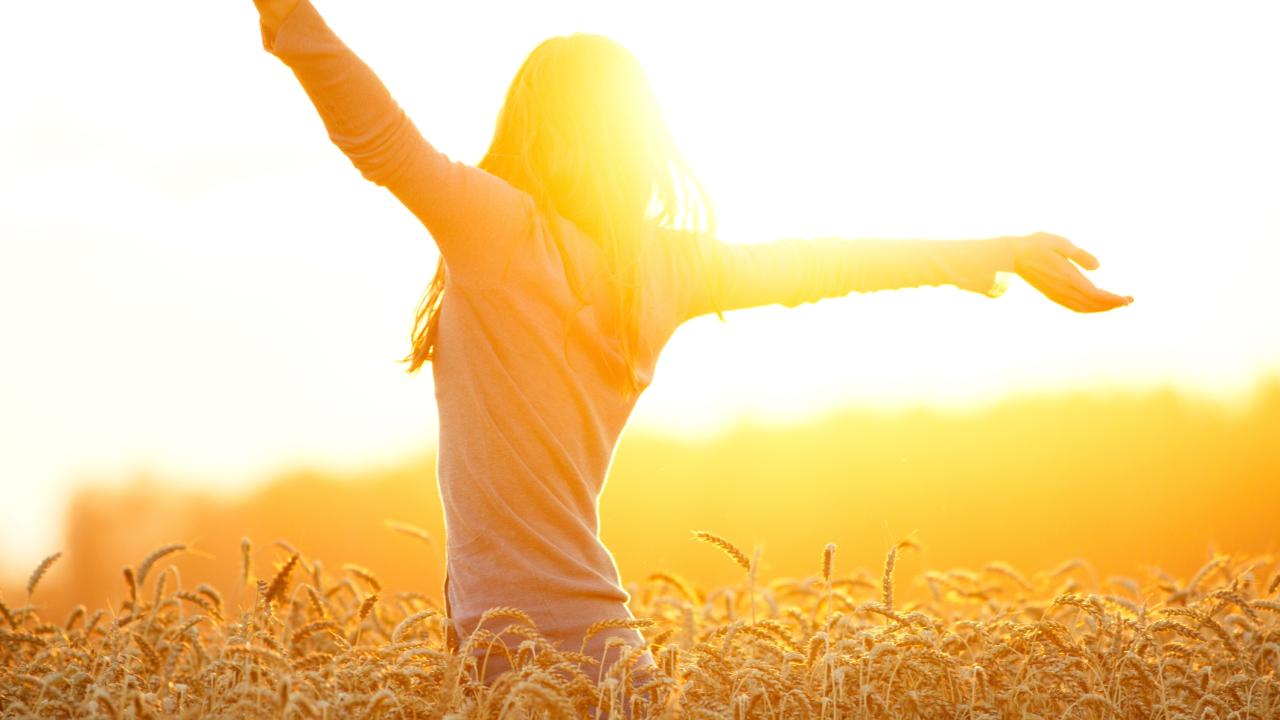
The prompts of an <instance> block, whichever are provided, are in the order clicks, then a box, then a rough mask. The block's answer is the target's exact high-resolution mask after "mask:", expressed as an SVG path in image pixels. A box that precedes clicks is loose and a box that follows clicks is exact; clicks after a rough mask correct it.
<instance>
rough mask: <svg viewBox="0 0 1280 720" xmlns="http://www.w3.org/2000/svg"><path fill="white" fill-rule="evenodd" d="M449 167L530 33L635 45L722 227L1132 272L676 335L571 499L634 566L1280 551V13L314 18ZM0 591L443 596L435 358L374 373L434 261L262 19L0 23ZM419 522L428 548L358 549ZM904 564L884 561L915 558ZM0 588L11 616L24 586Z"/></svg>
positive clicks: (175, 9) (718, 576)
mask: <svg viewBox="0 0 1280 720" xmlns="http://www.w3.org/2000/svg"><path fill="white" fill-rule="evenodd" d="M316 4H317V7H318V8H319V9H320V11H321V12H322V13H323V14H324V15H325V17H326V18H327V20H328V22H329V24H330V25H331V26H332V27H333V28H334V29H335V30H336V31H337V32H338V33H339V35H341V36H342V37H343V38H344V39H345V40H346V41H347V43H348V44H349V45H350V46H351V47H352V48H353V49H354V50H356V52H358V53H359V54H360V55H361V56H362V57H363V58H364V59H365V60H366V61H367V62H369V64H370V65H372V66H373V68H374V69H375V70H376V71H377V72H378V73H379V74H380V76H381V77H382V78H383V80H384V81H385V82H386V84H387V85H388V87H389V88H390V89H391V90H392V92H393V93H394V94H395V95H396V97H397V99H398V100H399V101H400V103H401V104H402V105H403V106H404V107H405V108H406V110H407V111H408V112H409V114H410V115H411V116H412V117H413V118H414V121H415V123H416V124H417V125H418V127H419V128H420V129H421V130H422V131H423V132H424V134H425V135H426V136H427V137H428V139H430V140H431V141H432V142H433V143H434V144H435V145H436V146H437V147H439V148H440V149H441V150H443V151H444V152H446V153H448V154H449V155H450V156H452V157H454V158H456V159H460V160H465V161H471V162H474V161H477V160H478V159H479V158H480V157H481V155H482V154H483V151H484V149H485V147H486V145H487V142H488V139H489V135H490V133H491V131H492V124H493V120H494V118H495V117H496V115H497V111H498V107H499V104H500V102H501V99H502V97H503V93H504V91H505V88H506V84H507V82H509V80H510V78H511V76H512V75H513V74H514V72H515V70H516V68H517V67H518V66H519V64H520V62H521V61H522V60H523V58H524V56H525V55H526V54H527V53H528V52H529V50H531V49H532V48H533V47H534V46H535V45H536V44H537V43H538V42H539V41H541V40H542V39H544V38H546V37H547V36H550V35H555V34H564V33H569V32H575V31H583V32H598V33H603V34H607V35H610V36H612V37H614V38H616V39H618V40H619V41H621V42H622V43H623V44H625V45H627V46H628V47H629V48H631V49H632V50H633V51H634V52H635V53H636V54H637V55H638V56H639V58H640V60H641V62H642V63H643V65H644V66H645V68H646V69H647V70H648V72H649V74H650V78H651V80H652V82H653V84H654V86H655V89H656V90H657V93H658V95H659V98H660V99H661V100H662V101H663V105H664V109H665V111H666V114H667V117H668V120H669V122H670V124H671V125H672V128H673V131H674V133H675V135H676V137H677V139H678V141H679V142H680V143H681V145H682V148H683V150H684V152H685V154H686V156H687V157H688V159H689V161H690V163H691V164H692V166H693V167H694V169H695V171H696V172H697V173H698V174H699V175H700V177H701V179H702V180H703V182H704V184H706V185H707V186H708V188H709V189H710V191H711V193H712V195H713V197H714V198H715V200H716V203H717V209H718V212H719V219H720V234H721V236H722V237H724V238H725V239H727V240H733V241H740V242H757V241H764V240H770V239H774V238H778V237H785V236H815V235H844V236H849V237H901V238H911V237H929V238H968V237H985V236H992V235H1007V234H1021V233H1027V232H1032V231H1036V230H1046V231H1051V232H1056V233H1060V234H1063V235H1066V236H1067V237H1069V238H1071V239H1072V240H1074V241H1075V242H1076V243H1077V244H1079V245H1080V246H1082V247H1084V248H1086V249H1087V250H1090V251H1091V252H1093V253H1094V254H1095V255H1097V256H1098V257H1099V258H1100V259H1101V261H1102V268H1101V269H1100V270H1098V271H1097V272H1094V273H1091V277H1092V278H1093V279H1094V280H1095V281H1096V282H1097V283H1098V284H1099V285H1101V286H1102V287H1104V288H1106V289H1109V290H1112V291H1114V292H1117V293H1120V294H1128V295H1133V296H1135V298H1136V302H1135V304H1134V305H1133V306H1132V307H1128V308H1124V309H1121V310H1119V311H1116V312H1112V313H1107V314H1103V315H1097V316H1086V315H1077V314H1074V313H1071V312H1069V311H1066V310H1064V309H1062V308H1059V307H1057V306H1054V305H1052V304H1051V303H1049V302H1048V301H1046V300H1044V299H1043V298H1041V297H1039V296H1038V295H1037V294H1036V293H1035V292H1034V291H1033V290H1032V289H1031V288H1029V287H1028V286H1026V285H1025V284H1024V283H1021V281H1017V284H1015V285H1014V286H1013V287H1012V288H1011V289H1010V291H1009V292H1008V293H1007V294H1006V295H1005V296H1004V297H1002V298H1000V299H998V300H991V299H988V298H984V297H980V296H977V295H972V294H968V293H962V292H961V291H958V290H955V289H954V288H927V289H914V290H900V291H893V292H884V293H876V294H872V295H853V296H850V297H848V298H841V299H830V300H824V301H822V302H820V303H816V304H811V305H806V306H803V307H801V308H797V309H790V310H788V309H783V308H778V307H772V308H762V309H757V310H750V311H743V312H738V313H731V314H729V315H727V316H726V317H727V322H725V323H720V322H719V321H718V320H716V319H715V318H702V319H699V320H697V321H694V322H691V323H689V324H688V325H687V326H685V327H684V328H682V329H681V330H680V331H679V332H678V333H677V335H676V336H675V338H674V339H673V340H672V342H671V344H670V345H669V346H668V347H667V349H666V351H665V352H664V355H663V358H662V360H661V362H660V363H659V367H658V371H657V373H656V376H655V381H654V383H653V385H652V386H651V387H650V388H649V389H648V390H647V391H646V393H645V395H644V396H643V397H642V398H641V400H640V403H639V405H638V406H637V408H636V412H635V415H634V417H633V421H632V425H631V427H630V428H629V429H628V431H627V432H626V434H624V437H623V441H622V443H621V445H620V447H619V449H618V452H617V455H616V457H615V462H614V467H613V473H612V475H611V478H610V480H609V484H608V488H607V490H606V492H605V495H604V498H603V500H602V513H603V533H604V535H605V539H606V541H607V542H608V543H609V544H610V546H611V547H612V548H613V549H614V551H615V553H616V555H617V558H618V562H619V565H620V568H621V570H622V573H623V576H624V579H625V578H639V577H641V576H643V575H645V574H647V573H650V572H653V571H655V570H659V569H663V570H670V571H675V572H679V573H681V574H684V575H687V576H689V577H691V578H694V579H696V581H697V582H699V583H700V584H714V583H718V582H727V581H730V580H733V579H735V577H736V575H735V570H734V568H733V566H732V565H731V564H730V563H726V562H725V561H724V559H723V558H721V557H719V556H717V555H716V554H715V552H714V551H713V550H712V549H710V548H706V547H703V546H697V545H694V544H692V543H691V541H690V539H689V537H690V535H689V531H690V530H694V529H706V530H712V531H715V532H717V533H720V534H723V535H725V536H727V537H729V538H730V539H731V540H733V541H734V542H737V543H738V544H740V545H743V546H744V547H747V548H752V547H755V546H757V545H759V546H761V547H763V549H764V550H763V555H762V566H763V572H764V573H765V574H766V575H778V574H793V575H803V574H810V573H813V572H815V571H816V567H817V565H816V564H817V562H818V559H819V556H820V552H821V549H822V546H823V545H824V544H825V543H826V542H828V541H835V542H837V543H839V544H840V548H841V549H840V554H839V556H838V557H839V559H838V561H837V564H838V565H843V566H844V567H845V568H849V567H852V566H854V565H865V566H868V567H872V568H875V567H876V566H878V564H879V563H880V561H881V559H882V558H883V554H884V552H885V551H886V550H887V548H888V547H889V546H890V545H891V544H892V543H893V542H894V541H896V540H898V539H901V538H902V537H903V536H905V535H907V534H910V533H914V535H912V537H914V538H916V539H917V540H919V541H920V542H921V543H922V544H923V545H924V547H925V552H924V553H922V554H919V555H918V556H917V555H914V554H911V555H908V556H907V557H906V558H904V560H903V561H902V564H901V565H900V568H901V569H902V571H904V572H906V573H908V574H909V573H911V572H913V570H917V569H919V568H921V567H926V566H927V567H943V568H945V567H952V566H970V567H979V566H981V565H983V564H985V563H986V562H988V561H990V560H993V559H1001V560H1006V561H1009V562H1012V563H1014V564H1015V565H1017V566H1019V567H1021V568H1023V569H1024V570H1027V571H1030V570H1035V569H1037V568H1045V567H1050V566H1053V565H1056V564H1057V563H1059V562H1060V561H1063V560H1066V559H1069V558H1073V557H1083V558H1086V559H1087V560H1088V561H1089V562H1090V563H1091V565H1092V566H1093V567H1094V568H1095V569H1096V571H1097V572H1098V573H1099V574H1105V573H1126V574H1136V573H1138V572H1139V571H1140V569H1141V568H1143V567H1146V566H1157V565H1158V566H1161V567H1164V568H1166V569H1167V570H1169V571H1170V572H1174V573H1182V574H1183V575H1186V574H1189V573H1190V572H1192V571H1194V569H1195V568H1197V567H1199V566H1200V565H1201V564H1202V563H1203V562H1204V561H1205V560H1206V559H1207V558H1208V557H1209V556H1210V555H1211V554H1212V553H1213V552H1218V551H1223V552H1249V553H1254V552H1271V551H1273V550H1275V546H1276V544H1277V540H1278V539H1280V532H1278V531H1277V526H1278V524H1277V522H1276V518H1277V517H1280V447H1278V446H1280V443H1278V442H1277V440H1278V439H1280V380H1278V379H1277V378H1280V332H1277V330H1276V324H1275V320H1274V317H1273V316H1274V315H1276V314H1277V311H1278V310H1280V284H1278V283H1277V282H1276V279H1275V278H1276V272H1277V270H1276V269H1277V268H1278V267H1280V203H1278V202H1277V198H1280V173H1278V172H1277V168H1278V167H1280V137H1278V135H1277V133H1276V132H1275V128H1276V127H1280V96H1277V94H1276V93H1275V91H1274V88H1275V87H1276V86H1277V81H1280V46H1277V45H1276V43H1274V42H1273V41H1271V39H1270V36H1269V33H1268V31H1269V30H1270V29H1271V28H1274V27H1275V26H1276V21H1277V20H1278V19H1280V10H1277V9H1276V8H1275V6H1274V4H1270V3H1264V2H1254V3H1250V2H1238V3H1236V2H1232V3H1220V4H1216V5H1214V6H1212V7H1210V6H1207V5H1192V4H1182V3H1154V2H1153V3H1143V2H1125V3H1114V2H1088V1H1086V2H1078V3H1071V4H1054V5H1050V4H1041V3H1021V2H986V1H981V2H974V3H964V4H957V3H950V4H948V3H942V2H936V3H934V2H930V3H926V2H894V3H871V2H868V3H862V2H859V3H848V2H839V3H837V2H806V1H803V0H799V1H797V2H793V3H790V4H788V7H787V11H786V12H785V13H780V12H778V9H777V8H776V7H774V6H766V5H759V6H756V5H745V6H743V5H735V6H728V5H724V4H720V3H695V4H689V3H677V2H674V0H657V1H653V2H645V3H594V2H587V1H586V0H582V1H568V0H553V1H550V2H544V3H536V4H529V3H501V2H492V3H453V4H422V3H410V2H403V1H394V0H365V1H364V2H355V0H318V1H317V3H316ZM0 62H3V63H4V65H5V67H7V68H9V71H8V72H6V73H5V76H6V83H5V85H6V93H5V100H4V102H3V104H4V106H5V108H6V109H5V111H4V112H3V113H0V329H2V333H3V334H2V335H0V337H3V352H2V353H0V480H2V481H3V483H4V490H5V493H4V501H3V503H0V578H2V579H3V580H2V581H0V587H3V588H4V590H3V593H4V597H6V598H9V599H11V600H13V601H14V602H17V600H18V598H20V597H22V595H23V594H24V592H25V591H24V590H23V589H22V586H23V585H24V584H25V582H26V578H27V575H28V573H29V572H30V570H31V568H32V567H34V566H35V564H36V563H38V562H39V561H40V559H41V558H43V557H45V556H47V555H48V554H50V553H52V552H55V551H58V550H62V551H64V552H65V555H64V557H63V558H62V559H61V560H60V561H59V563H58V564H57V565H55V566H54V569H53V570H52V571H51V572H50V574H49V576H48V577H47V578H46V579H45V581H44V584H43V585H42V588H41V591H40V593H41V594H40V598H39V600H40V602H41V603H42V604H46V605H56V606H66V605H68V604H74V602H85V603H86V604H90V605H91V606H103V605H104V604H105V602H106V599H107V597H108V595H110V596H112V597H118V595H119V583H120V580H119V578H120V568H121V567H122V566H123V565H125V564H133V563H137V562H138V561H139V560H140V559H141V557H142V556H144V555H145V554H146V553H147V552H149V551H150V550H151V549H153V548H155V547H157V546H159V545H162V544H165V543H169V542H183V543H187V544H189V545H191V546H192V547H193V548H195V549H196V550H197V552H194V553H188V554H187V555H185V556H183V557H182V558H181V559H180V560H179V563H180V566H181V567H182V568H183V572H184V580H185V581H187V582H188V583H193V582H196V581H198V580H199V579H211V580H216V581H219V582H227V583H230V582H231V580H232V579H233V578H235V577H237V575H238V564H239V559H238V553H239V542H240V538H241V537H242V536H250V537H252V538H253V539H254V541H255V547H256V548H257V551H256V554H255V562H256V563H257V564H258V566H259V569H260V572H262V573H264V574H265V573H268V572H270V568H271V564H272V562H274V561H276V560H278V559H279V558H280V557H282V556H284V555H285V551H284V550H283V549H281V548H279V547H278V546H275V545H273V543H274V541H275V540H276V539H278V538H280V539H285V540H287V541H288V542H289V543H291V544H292V545H294V546H297V547H299V548H301V549H303V550H305V551H306V552H307V553H308V554H310V555H313V556H316V557H320V558H323V559H324V560H325V561H326V563H328V564H330V566H331V567H337V566H338V565H340V564H341V563H343V562H355V563H358V564H360V565H364V566H367V567H369V568H371V569H373V570H375V571H376V572H377V573H378V574H379V576H381V577H382V578H383V581H384V583H385V584H388V585H391V586H393V587H398V588H408V587H413V588H416V589H420V590H422V591H424V592H427V593H433V594H437V595H438V587H439V582H440V562H441V556H440V548H441V547H442V542H441V541H442V539H443V538H442V537H441V534H440V533H441V526H440V520H439V502H438V496H437V494H436V487H435V480H434V472H433V468H434V443H435V438H436V425H435V406H434V396H433V388H432V384H431V378H430V373H429V372H424V373H422V374H420V375H419V376H408V375H406V374H405V373H404V372H403V367H404V366H403V365H401V364H399V363H397V360H398V359H399V358H401V357H402V356H403V355H404V354H405V353H406V352H407V351H408V348H409V341H408V337H409V329H410V326H411V323H412V319H413V312H414V309H415V307H416V304H417V301H418V298H419V296H420V294H421V292H422V290H423V289H424V287H425V285H426V283H427V282H428V281H429V280H430V277H431V273H432V271H433V269H434V264H435V257H436V252H435V249H434V246H433V245H432V243H431V240H430V237H429V236H428V235H427V234H426V232H425V231H424V230H423V229H422V227H421V226H420V225H418V224H417V222H416V220H415V219H414V218H413V217H412V216H411V215H410V214H409V213H408V212H407V211H405V210H404V209H402V208H401V207H399V206H398V205H397V204H396V203H395V201H394V199H393V198H392V197H391V196H390V195H389V194H388V193H386V192H385V191H384V190H382V189H381V188H377V187H375V186H373V185H371V184H369V183H367V182H365V181H364V180H363V179H362V178H360V176H359V174H358V173H357V172H356V171H355V170H354V169H353V168H352V167H351V166H350V164H349V163H348V161H347V160H346V159H345V158H344V157H342V155H341V154H340V153H339V152H338V151H337V150H336V149H335V148H333V147H332V146H331V145H330V144H329V143H328V140H327V137H326V136H325V133H324V129H323V126H322V125H321V123H320V121H319V119H318V118H317V117H316V116H315V114H314V111H313V110H312V108H311V106H310V104H309V102H308V100H307V99H306V96H305V95H304V93H303V92H302V90H301V88H299V87H298V86H297V84H296V82H295V81H294V79H293V77H292V76H291V74H290V73H289V71H288V69H287V68H286V67H284V66H283V65H282V64H281V63H279V62H278V61H277V60H275V59H274V58H273V57H271V56H270V55H268V54H267V53H265V52H264V51H263V50H262V48H261V44H260V38H259V34H258V27H257V16H256V12H255V11H254V9H253V5H252V3H251V2H250V1H249V0H237V1H235V2H226V3H214V4H209V3H205V4H198V5H188V4H181V3H178V4H175V3H163V2H160V1H159V0H146V1H144V2H138V3H132V4H130V5H129V6H128V7H122V6H118V5H112V4H102V3H92V2H88V0H70V1H69V2H66V3H58V4H48V3H23V4H17V3H11V4H8V5H6V6H5V7H4V8H3V9H0ZM387 520H393V521H401V522H408V523H412V524H414V525H418V526H421V527H422V528H425V529H426V530H427V531H428V532H429V533H431V534H432V535H433V537H434V538H435V540H436V543H435V546H434V547H433V548H432V547H428V546H426V545H423V544H422V543H418V542H416V541H414V540H413V539H412V538H408V537H406V536H405V535H403V534H399V533H395V532H392V531H390V530H388V529H387V527H386V525H385V522H386V521H387ZM913 564H914V565H913ZM11 604H12V603H11Z"/></svg>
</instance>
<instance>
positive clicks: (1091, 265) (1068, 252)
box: [1036, 233, 1101, 270]
mask: <svg viewBox="0 0 1280 720" xmlns="http://www.w3.org/2000/svg"><path fill="white" fill-rule="evenodd" d="M1036 234H1037V235H1040V236H1042V237H1044V238H1046V239H1048V241H1049V245H1050V247H1052V248H1053V249H1054V250H1057V251H1058V252H1059V253H1061V254H1062V255H1064V256H1065V257H1067V258H1070V259H1071V260H1074V261H1075V262H1076V264H1078V265H1079V266H1080V267H1082V268H1084V269H1085V270H1097V269H1098V266H1099V265H1100V264H1101V263H1099V262H1098V258H1096V257H1094V256H1093V254H1092V253H1089V252H1086V251H1085V250H1084V249H1083V248H1081V247H1079V246H1077V245H1076V244H1075V243H1073V242H1071V241H1070V240H1068V239H1066V238H1064V237H1062V236H1061V235H1054V234H1052V233H1036Z"/></svg>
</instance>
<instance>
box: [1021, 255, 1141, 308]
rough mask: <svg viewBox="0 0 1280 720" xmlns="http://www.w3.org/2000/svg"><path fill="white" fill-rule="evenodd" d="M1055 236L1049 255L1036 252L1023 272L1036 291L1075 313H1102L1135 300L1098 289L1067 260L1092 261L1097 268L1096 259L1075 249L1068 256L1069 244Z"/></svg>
mask: <svg viewBox="0 0 1280 720" xmlns="http://www.w3.org/2000/svg"><path fill="white" fill-rule="evenodd" d="M1052 237H1053V238H1054V240H1053V241H1051V245H1050V248H1047V251H1046V252H1043V253H1037V254H1036V255H1035V256H1034V257H1033V258H1028V259H1027V260H1028V262H1027V263H1026V265H1025V269H1024V271H1023V276H1024V277H1025V278H1026V279H1027V281H1028V282H1030V283H1031V284H1032V285H1033V286H1034V287H1035V288H1036V289H1037V290H1039V291H1040V292H1041V293H1043V294H1044V295H1045V296H1046V297H1048V298H1049V299H1050V300H1052V301H1054V302H1056V303H1058V304H1059V305H1062V306H1064V307H1066V308H1069V309H1071V310H1074V311H1076V312H1102V311H1104V310H1112V309H1114V308H1118V307H1121V306H1124V305H1128V304H1129V303H1131V302H1133V298H1132V297H1127V296H1121V295H1117V294H1115V293H1112V292H1108V291H1106V290H1102V289H1100V288H1098V287H1097V286H1095V285H1094V284H1093V283H1092V282H1091V281H1090V280H1089V278H1087V277H1085V276H1084V274H1083V273H1081V272H1080V270H1079V269H1077V268H1076V266H1074V265H1072V264H1071V263H1070V262H1068V261H1067V259H1066V257H1067V256H1070V257H1072V259H1076V258H1077V257H1079V258H1080V259H1079V260H1077V262H1081V264H1085V262H1082V261H1087V260H1092V261H1093V264H1094V266H1096V264H1097V260H1096V259H1094V258H1093V256H1092V255H1089V254H1088V253H1085V252H1084V251H1083V250H1079V248H1075V251H1078V253H1076V252H1072V254H1071V255H1068V253H1067V252H1065V250H1066V245H1063V244H1062V243H1066V241H1065V240H1063V239H1060V238H1057V237H1056V236H1052ZM1059 240H1061V242H1059ZM1067 245H1069V243H1067ZM1071 247H1072V248H1074V246H1071ZM1079 253H1083V255H1080V254H1079Z"/></svg>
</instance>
